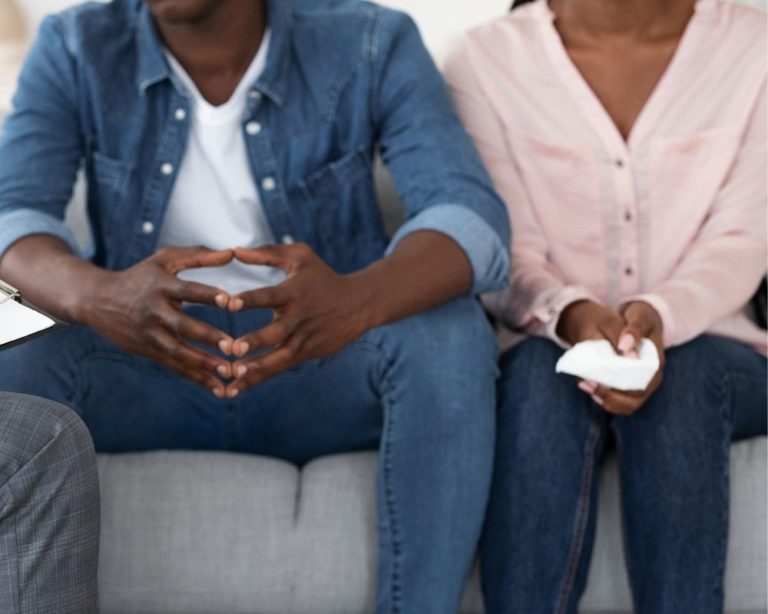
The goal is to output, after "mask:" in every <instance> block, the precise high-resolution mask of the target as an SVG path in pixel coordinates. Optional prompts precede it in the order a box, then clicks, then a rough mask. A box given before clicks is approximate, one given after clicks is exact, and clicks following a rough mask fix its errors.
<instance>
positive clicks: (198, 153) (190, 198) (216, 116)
mask: <svg viewBox="0 0 768 614" xmlns="http://www.w3.org/2000/svg"><path fill="white" fill-rule="evenodd" d="M269 37H270V33H269V30H267V32H266V33H265V35H264V40H263V42H262V43H261V47H260V48H259V51H258V53H257V54H256V55H255V56H254V58H253V61H252V62H251V65H250V67H249V68H248V70H247V71H246V72H245V74H244V75H243V78H242V79H241V81H240V83H239V84H238V86H237V88H236V89H235V91H234V93H233V94H232V97H231V98H230V99H229V100H228V101H227V102H225V103H224V104H222V105H220V106H216V107H215V106H212V105H211V104H210V103H209V102H208V101H207V100H205V98H203V96H202V95H201V94H200V92H199V90H198V89H197V87H196V86H195V84H194V82H193V81H192V79H191V78H190V76H189V75H188V74H187V73H186V71H185V70H184V69H183V68H182V66H181V65H180V64H179V62H178V61H177V60H176V58H174V57H173V56H172V55H171V54H170V53H169V52H166V57H167V59H168V62H169V63H170V65H171V69H172V70H173V71H174V73H175V74H176V76H177V77H178V78H179V79H180V80H181V82H182V83H183V84H184V86H185V87H186V89H187V92H188V94H189V96H190V100H191V110H192V112H191V114H190V117H189V121H190V131H189V141H188V143H187V149H186V152H185V153H184V159H183V161H182V163H181V166H180V168H179V172H178V176H177V177H176V183H175V185H174V188H173V192H172V194H171V198H170V201H169V203H168V208H167V210H166V213H165V218H164V220H163V225H162V228H161V230H160V239H159V246H160V247H167V246H179V247H183V246H191V245H203V246H205V247H210V248H211V249H227V248H231V247H257V246H260V245H265V244H269V243H274V242H275V240H274V237H273V236H272V231H271V229H270V227H269V223H268V222H267V218H266V215H265V213H264V209H263V207H262V204H261V199H260V198H259V192H258V190H257V189H256V185H255V183H254V180H253V176H252V174H251V169H250V165H249V163H248V154H247V151H246V146H245V139H246V138H257V135H254V134H252V133H253V132H254V131H256V130H259V128H260V127H259V126H258V124H256V123H255V122H249V123H248V124H246V125H244V124H243V121H244V119H245V112H246V106H247V102H248V90H249V87H250V85H251V84H252V83H253V82H254V81H256V80H257V79H258V78H259V75H261V73H262V71H263V70H264V66H265V64H266V59H267V49H268V48H269ZM177 119H182V120H183V119H185V115H184V112H183V110H181V111H177ZM179 276H180V277H181V278H183V279H187V280H192V281H197V282H200V283H204V284H209V285H212V286H216V287H217V288H221V289H222V290H225V291H226V292H229V293H232V294H235V293H237V292H242V291H243V290H252V289H255V288H260V287H264V286H271V285H274V284H277V283H280V282H281V281H282V280H283V279H284V278H285V275H284V274H283V272H282V271H280V270H277V269H273V268H268V267H260V266H253V265H245V264H243V263H241V262H237V261H235V262H232V263H230V264H229V265H227V266H225V267H219V268H212V269H191V270H188V271H184V272H182V273H181V274H180V275H179Z"/></svg>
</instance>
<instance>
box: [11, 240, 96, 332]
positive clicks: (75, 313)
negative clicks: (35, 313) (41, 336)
mask: <svg viewBox="0 0 768 614" xmlns="http://www.w3.org/2000/svg"><path fill="white" fill-rule="evenodd" d="M103 273H104V271H103V269H100V268H99V267H97V266H95V265H93V264H91V263H90V262H88V261H87V260H83V259H82V258H80V257H78V256H76V255H75V254H73V253H72V250H71V249H70V248H69V246H68V245H67V244H66V243H64V242H63V241H61V240H60V239H57V238H56V237H52V236H49V235H32V236H29V237H25V238H23V239H21V240H19V241H18V242H16V243H14V244H13V246H11V248H10V249H9V250H8V251H7V252H6V253H5V255H4V256H3V258H2V260H0V278H3V279H5V280H6V281H8V283H10V284H13V285H14V286H16V287H17V288H19V290H21V291H22V293H23V295H24V297H25V298H27V299H28V300H29V301H31V302H33V303H34V304H35V305H37V306H39V307H40V308H42V309H44V310H45V311H47V312H49V313H50V314H51V315H53V316H56V317H57V318H61V319H62V320H66V321H68V322H82V319H83V313H82V305H83V297H84V296H87V293H88V288H89V287H92V286H93V284H94V283H98V282H97V280H98V278H99V276H100V275H102V274H103Z"/></svg>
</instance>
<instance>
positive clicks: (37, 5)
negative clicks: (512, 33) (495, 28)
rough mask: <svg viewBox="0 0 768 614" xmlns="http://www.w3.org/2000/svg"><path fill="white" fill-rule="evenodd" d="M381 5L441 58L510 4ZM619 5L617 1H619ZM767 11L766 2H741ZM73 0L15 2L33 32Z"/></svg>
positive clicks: (496, 0) (426, 1)
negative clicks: (413, 25) (417, 31)
mask: <svg viewBox="0 0 768 614" xmlns="http://www.w3.org/2000/svg"><path fill="white" fill-rule="evenodd" d="M379 1H380V3H381V4H384V5H388V6H392V7H394V8H397V9H400V10H403V11H406V12H408V13H410V14H411V15H412V16H413V17H414V19H416V21H417V23H418V24H419V27H420V28H421V31H422V35H423V36H424V39H425V41H426V43H427V46H428V47H429V48H430V50H431V51H432V53H433V54H435V56H436V57H438V58H441V57H442V56H443V55H444V53H445V50H446V48H447V47H449V46H450V43H451V41H452V39H453V38H454V37H455V36H456V35H457V34H458V33H460V32H462V31H464V30H466V29H468V28H470V27H472V26H473V25H476V24H479V23H482V22H484V21H487V20H488V19H492V18H493V17H496V16H498V15H503V14H504V13H505V12H506V11H507V10H509V6H510V4H511V2H510V0H379ZM619 1H620V0H619ZM740 1H742V2H745V3H747V4H752V5H755V6H760V7H762V8H763V9H765V8H766V3H767V2H768V0H740ZM76 3H77V2H75V1H73V0H16V4H17V6H18V7H19V9H20V10H21V11H22V13H23V15H24V17H25V19H26V21H27V24H28V27H29V28H32V29H34V28H36V27H37V24H38V23H39V21H40V19H42V17H43V16H44V15H45V14H47V13H48V12H51V11H56V10H59V9H61V8H62V7H66V6H69V5H71V4H76Z"/></svg>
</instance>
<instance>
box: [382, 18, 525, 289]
mask: <svg viewBox="0 0 768 614" xmlns="http://www.w3.org/2000/svg"><path fill="white" fill-rule="evenodd" d="M375 40H378V41H379V44H378V45H377V46H376V49H375V51H374V58H373V61H374V65H375V71H374V74H375V75H376V77H375V81H374V95H373V113H374V118H375V121H376V123H377V128H378V131H379V143H380V147H381V154H382V158H383V160H384V163H385V164H386V165H387V167H388V168H389V170H390V172H391V173H392V176H393V178H394V180H395V185H396V187H397V191H398V193H399V196H400V198H401V200H402V201H403V203H404V205H405V208H406V213H407V218H408V219H407V221H406V223H405V225H404V226H402V227H401V228H400V230H399V232H398V233H397V234H396V235H395V237H394V238H393V240H392V243H391V244H390V247H389V251H390V252H391V251H392V249H394V248H395V247H396V246H397V244H398V243H399V242H400V241H401V240H402V239H403V238H404V237H405V236H406V235H408V234H410V233H413V232H416V231H423V230H432V231H436V232H440V233H443V234H445V235H447V236H448V237H450V238H451V239H453V240H454V241H455V242H456V243H457V244H458V245H459V246H460V247H461V248H462V250H463V251H464V253H465V254H466V256H467V258H468V259H469V261H470V263H471V265H472V271H473V273H474V282H473V289H472V291H473V293H476V294H479V293H482V292H488V291H492V290H499V289H501V288H504V287H506V285H507V283H508V277H509V244H510V225H509V218H508V216H507V211H506V207H505V206H504V203H503V202H502V201H501V199H500V197H499V196H498V195H497V193H496V191H495V189H494V187H493V184H492V182H491V179H490V177H489V176H488V173H487V171H486V169H485V168H484V166H483V164H482V162H481V161H480V157H479V156H478V154H477V151H476V150H475V147H474V145H473V144H472V141H471V140H470V138H469V136H468V135H467V133H466V131H465V130H464V128H463V126H462V125H461V123H460V122H459V120H458V117H457V116H456V113H455V111H454V109H453V106H452V104H451V100H450V96H449V95H448V91H447V89H446V87H445V84H444V82H443V80H442V77H441V76H440V73H439V71H438V70H437V67H436V66H435V64H434V62H433V61H432V58H431V57H430V55H429V53H428V52H427V50H426V48H425V47H424V44H423V43H422V41H421V37H420V35H419V32H418V29H417V28H416V25H415V24H414V23H413V21H412V20H411V19H410V18H409V17H407V16H406V15H404V14H402V13H398V12H396V11H384V12H382V14H381V17H380V19H379V23H378V32H377V36H376V37H375Z"/></svg>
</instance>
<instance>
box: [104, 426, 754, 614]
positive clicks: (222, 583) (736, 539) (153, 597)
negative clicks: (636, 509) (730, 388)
mask: <svg viewBox="0 0 768 614" xmlns="http://www.w3.org/2000/svg"><path fill="white" fill-rule="evenodd" d="M732 463H733V479H732V494H733V496H732V508H733V511H732V515H731V539H730V544H729V561H728V569H727V582H726V586H727V605H728V610H729V611H730V612H743V613H745V612H749V611H754V612H758V611H761V612H764V611H765V609H766V602H767V600H766V588H765V577H766V569H767V568H766V440H765V438H761V439H757V440H754V441H751V442H745V443H741V444H737V445H735V446H733V448H732ZM99 472H100V476H101V483H102V510H103V528H102V540H101V541H102V550H101V561H100V567H99V572H100V578H99V586H100V601H101V611H102V613H103V614H127V613H142V614H150V613H152V614H165V613H176V612H178V613H182V612H183V613H185V614H197V613H199V614H203V613H205V614H211V613H218V614H238V613H241V612H242V613H245V612H248V613H254V612H264V613H271V614H325V613H327V614H344V613H360V612H368V611H370V610H371V605H372V603H373V591H374V583H375V575H376V574H375V564H376V561H375V551H376V535H375V521H376V520H375V506H374V494H375V473H376V456H375V454H373V453H364V454H349V455H343V456H333V457H328V458H323V459H319V460H317V461H314V462H313V463H310V464H309V465H307V466H306V467H305V468H304V469H303V471H298V470H297V469H296V468H295V467H293V466H292V465H289V464H286V463H283V462H280V461H276V460H273V459H267V458H261V457H254V456H246V455H236V454H222V453H202V452H151V453H143V454H124V455H113V456H106V455H102V456H100V457H99ZM601 480H602V485H601V494H600V521H599V525H598V539H597V543H596V547H595V554H594V559H593V565H592V570H591V574H590V580H589V588H588V590H587V594H586V595H585V596H584V599H583V600H582V611H584V612H595V613H597V612H611V613H617V612H622V611H626V612H629V611H630V600H629V591H628V589H627V581H626V577H625V573H624V566H623V560H622V555H621V531H620V519H619V513H618V512H619V509H618V484H617V473H616V467H615V462H614V461H613V459H609V460H608V462H607V463H606V467H605V468H604V470H603V472H602V477H601ZM476 575H477V574H476V571H475V577H474V579H473V581H472V582H471V583H470V585H469V587H468V590H467V594H466V595H465V600H464V606H463V608H462V609H463V611H464V612H466V613H478V614H479V613H480V612H481V611H482V608H481V600H480V593H479V587H478V584H477V577H476Z"/></svg>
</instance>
